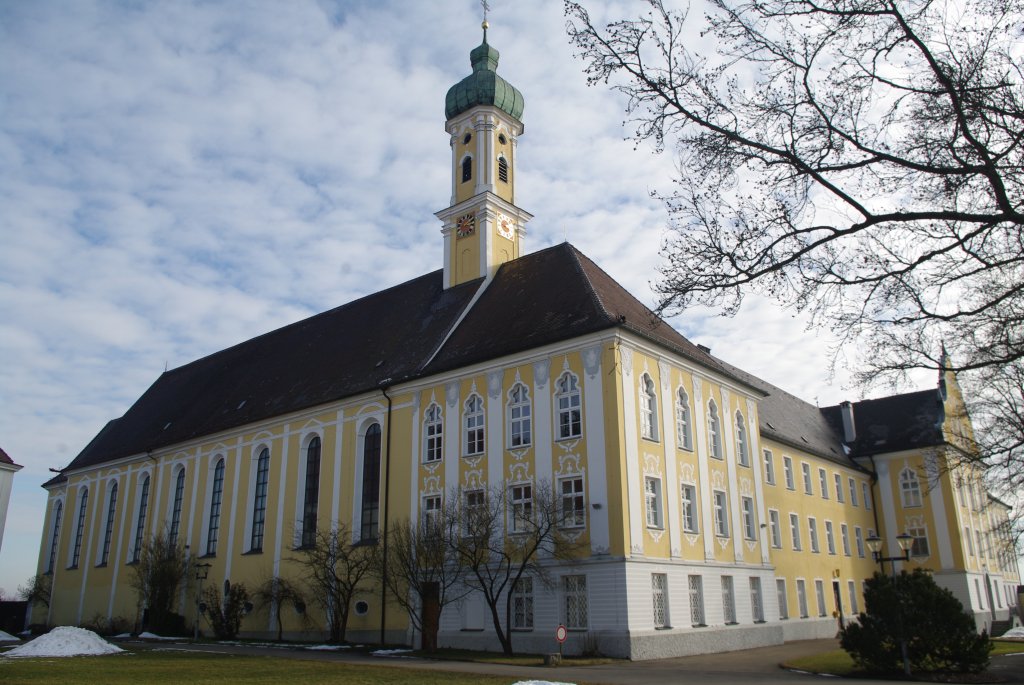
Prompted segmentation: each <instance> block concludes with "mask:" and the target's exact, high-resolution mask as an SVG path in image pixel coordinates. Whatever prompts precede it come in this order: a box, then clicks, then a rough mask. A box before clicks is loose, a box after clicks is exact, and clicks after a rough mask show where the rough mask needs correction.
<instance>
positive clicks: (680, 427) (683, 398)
mask: <svg viewBox="0 0 1024 685" xmlns="http://www.w3.org/2000/svg"><path fill="white" fill-rule="evenodd" d="M691 425H692V424H691V422H690V398H689V396H688V395H687V394H686V391H685V390H683V389H682V388H679V392H678V393H676V443H677V444H678V446H679V448H680V449H684V450H692V449H693V430H692V427H691Z"/></svg>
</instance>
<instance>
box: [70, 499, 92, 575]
mask: <svg viewBox="0 0 1024 685" xmlns="http://www.w3.org/2000/svg"><path fill="white" fill-rule="evenodd" d="M88 501H89V489H88V488H82V494H80V495H79V496H78V527H77V529H76V530H75V546H74V548H73V549H72V552H71V568H78V561H79V558H80V557H81V555H82V536H83V535H84V534H85V512H86V504H87V503H88Z"/></svg>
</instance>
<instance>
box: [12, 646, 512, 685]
mask: <svg viewBox="0 0 1024 685" xmlns="http://www.w3.org/2000/svg"><path fill="white" fill-rule="evenodd" d="M0 682H3V683H4V685H21V684H22V683H68V684H74V683H82V684H83V685H99V684H102V685H121V684H123V685H140V683H147V684H149V683H196V684H198V685H201V684H207V683H208V684H210V685H227V684H228V683H246V684H247V685H253V684H258V683H274V684H275V685H278V684H279V683H303V685H306V684H307V683H309V684H312V685H316V684H318V683H333V684H340V685H391V684H392V683H394V684H396V685H397V684H399V683H402V684H404V683H418V684H422V685H472V684H474V683H484V684H487V683H492V684H493V685H499V684H500V685H509V683H511V682H512V681H511V680H510V679H509V678H507V677H504V678H499V677H491V676H484V675H479V674H461V673H442V672H438V671H422V670H414V669H408V668H396V667H388V666H364V665H359V664H351V663H345V662H341V661H306V660H302V659H288V658H281V657H270V656H267V657H256V656H236V655H229V654H210V653H200V652H163V651H155V650H143V651H138V652H127V653H125V654H115V655H110V656H79V657H63V658H51V657H40V658H31V659H0Z"/></svg>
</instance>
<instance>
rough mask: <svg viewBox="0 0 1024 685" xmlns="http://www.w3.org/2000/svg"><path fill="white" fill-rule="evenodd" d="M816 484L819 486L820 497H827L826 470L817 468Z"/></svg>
mask: <svg viewBox="0 0 1024 685" xmlns="http://www.w3.org/2000/svg"><path fill="white" fill-rule="evenodd" d="M818 485H820V486H821V498H822V499H828V472H827V471H825V469H818Z"/></svg>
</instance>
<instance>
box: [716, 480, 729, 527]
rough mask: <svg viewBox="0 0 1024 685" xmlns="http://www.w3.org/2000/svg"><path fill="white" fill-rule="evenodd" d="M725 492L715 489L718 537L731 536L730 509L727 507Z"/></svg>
mask: <svg viewBox="0 0 1024 685" xmlns="http://www.w3.org/2000/svg"><path fill="white" fill-rule="evenodd" d="M726 506H727V505H726V500H725V493H724V492H722V491H721V490H715V534H716V535H717V536H718V537H722V538H727V537H729V511H728V509H727V508H726Z"/></svg>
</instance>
